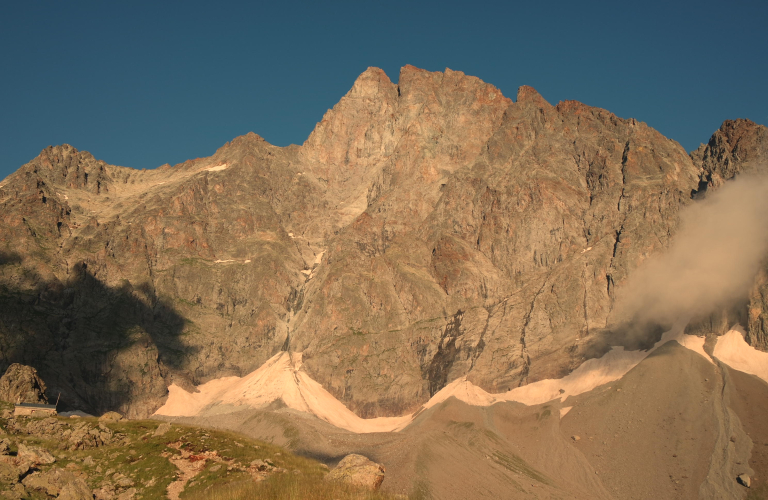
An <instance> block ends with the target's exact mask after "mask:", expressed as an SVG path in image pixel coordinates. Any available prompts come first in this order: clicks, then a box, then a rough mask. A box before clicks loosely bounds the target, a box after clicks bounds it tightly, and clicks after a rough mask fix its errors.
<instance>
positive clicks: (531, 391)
mask: <svg viewBox="0 0 768 500" xmlns="http://www.w3.org/2000/svg"><path fill="white" fill-rule="evenodd" d="M684 328H685V323H682V322H681V323H679V324H678V325H676V326H675V327H674V328H673V329H672V330H670V331H668V332H666V333H665V334H664V335H662V337H661V339H660V340H659V341H658V342H657V343H656V344H655V345H654V346H653V347H652V348H651V349H649V350H647V351H625V350H624V348H623V347H614V348H612V349H611V350H610V351H609V352H608V353H606V354H605V355H604V356H603V357H601V358H595V359H590V360H587V361H585V362H584V363H582V364H581V366H579V367H578V368H576V369H575V370H573V371H572V372H571V373H569V374H568V375H566V376H565V377H563V378H561V379H545V380H540V381H538V382H534V383H532V384H528V385H524V386H522V387H516V388H514V389H512V390H511V391H508V392H505V393H499V394H490V393H487V392H485V391H484V390H483V389H481V388H479V387H477V386H476V385H474V384H473V383H472V382H469V381H468V380H467V378H466V377H462V378H460V379H457V380H454V381H453V382H451V383H450V384H448V385H446V386H445V387H443V388H442V389H441V390H440V391H439V392H438V393H437V394H435V395H434V396H432V399H430V400H429V401H428V402H427V403H426V404H425V405H424V407H425V408H430V407H432V406H434V405H436V404H437V403H440V402H442V401H445V400H446V399H448V398H449V397H451V396H454V397H455V398H457V399H459V400H461V401H464V402H465V403H467V404H470V405H474V406H489V405H492V404H494V403H496V402H500V401H515V402H518V403H523V404H525V405H528V406H532V405H538V404H542V403H546V402H548V401H552V400H553V399H557V398H560V400H561V401H565V400H566V399H567V398H568V397H569V396H578V395H579V394H583V393H585V392H589V391H591V390H592V389H594V388H595V387H599V386H601V385H603V384H607V383H608V382H612V381H614V380H618V379H620V378H621V377H623V376H624V375H626V374H627V372H629V370H631V369H632V368H634V367H635V366H637V365H638V363H640V362H641V361H642V360H644V359H645V358H646V357H648V355H649V354H651V353H652V352H653V351H655V350H656V349H658V348H659V347H661V346H662V345H664V344H666V343H667V342H669V341H671V340H675V341H677V342H678V343H679V344H680V345H682V346H683V347H686V348H688V349H690V350H692V351H693V352H695V353H697V354H699V355H701V356H703V357H704V359H706V360H707V361H709V362H710V363H712V359H711V358H710V357H709V356H708V355H707V353H706V352H704V340H705V339H704V338H703V337H696V336H694V335H685V334H683V329H684Z"/></svg>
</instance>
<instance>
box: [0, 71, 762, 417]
mask: <svg viewBox="0 0 768 500" xmlns="http://www.w3.org/2000/svg"><path fill="white" fill-rule="evenodd" d="M727 123H729V122H727ZM718 134H719V135H718ZM764 135H765V127H760V126H757V125H754V124H751V123H750V122H733V126H730V125H729V126H726V125H724V128H723V129H721V130H720V131H719V132H718V133H716V134H715V136H713V140H712V141H710V144H709V145H708V146H705V147H704V149H700V150H698V151H697V152H695V153H694V154H693V156H692V157H691V156H689V155H688V154H687V153H686V152H685V151H684V150H683V149H682V148H681V147H680V145H679V144H677V143H676V142H674V141H671V140H669V139H666V138H665V137H663V136H662V135H661V134H659V133H658V132H657V131H655V130H653V129H651V128H649V127H648V126H647V125H645V124H643V123H640V122H637V121H635V120H632V119H630V120H624V119H620V118H618V117H616V116H615V115H613V114H611V113H610V112H608V111H605V110H602V109H598V108H592V107H589V106H586V105H583V104H581V103H578V102H573V101H566V102H561V103H559V104H558V105H556V106H552V105H550V104H549V103H548V102H546V101H545V100H544V99H543V98H542V97H541V96H540V95H539V94H538V93H537V92H536V91H535V90H534V89H532V88H530V87H521V88H520V90H519V91H518V94H517V98H516V100H515V101H514V102H513V101H512V100H511V99H509V98H507V97H504V96H503V95H502V94H501V92H500V91H499V90H498V89H496V88H495V87H493V86H492V85H489V84H487V83H484V82H482V81H481V80H479V79H478V78H474V77H471V76H467V75H464V74H463V73H461V72H458V71H451V70H446V71H445V72H444V73H441V72H436V73H432V72H427V71H423V70H420V69H418V68H414V67H412V66H406V67H404V68H403V69H402V70H401V73H400V77H399V81H398V83H393V82H392V81H390V79H389V78H388V77H387V75H385V74H384V72H383V71H381V70H379V69H376V68H370V69H368V70H367V71H366V72H365V73H363V74H362V75H361V76H360V77H359V78H358V79H357V81H356V82H355V83H354V85H353V86H352V89H351V90H350V91H349V92H348V93H347V95H346V96H344V97H343V98H342V99H341V101H340V102H339V103H338V104H337V105H336V106H335V107H334V108H333V109H332V110H329V111H328V112H327V113H326V114H325V116H324V117H323V119H322V121H321V122H320V123H318V125H317V127H316V128H315V130H314V131H313V132H312V134H311V135H310V137H309V138H308V139H307V141H306V142H305V143H304V144H303V145H302V146H289V147H286V148H278V147H275V146H272V145H270V144H268V143H266V142H265V141H264V140H263V139H261V138H260V137H258V136H257V135H255V134H252V133H251V134H248V135H246V136H242V137H238V138H236V139H234V140H233V141H232V142H231V143H228V144H226V145H224V146H223V147H222V148H220V149H219V150H218V151H217V152H216V153H215V154H214V155H213V156H211V157H209V158H202V159H196V160H189V161H187V162H184V163H182V164H179V165H176V166H173V167H171V166H168V165H165V166H163V167H160V168H158V169H156V170H153V171H136V170H133V169H129V168H124V167H116V166H112V165H108V164H106V163H104V162H102V161H99V160H96V159H95V158H94V157H93V156H92V155H90V154H89V153H86V152H81V151H78V150H76V149H75V148H73V147H71V146H67V145H63V146H57V147H51V148H47V149H45V150H43V152H42V153H41V154H40V155H39V156H38V157H37V158H35V159H34V160H32V161H31V162H30V163H28V164H26V165H24V166H22V167H21V168H20V169H19V171H17V172H16V173H15V174H13V175H11V176H10V177H8V178H7V179H5V180H4V181H2V183H0V368H1V367H2V365H9V364H11V363H14V362H20V363H28V364H34V366H36V367H38V369H39V370H40V371H41V375H42V376H43V377H44V378H45V379H46V380H47V381H48V383H49V385H50V388H51V391H52V392H53V391H55V392H56V393H58V392H59V391H61V393H62V403H63V405H68V406H70V407H73V408H77V409H82V410H84V411H86V412H88V413H92V414H100V413H103V412H104V411H106V410H117V411H120V412H121V413H123V414H124V415H126V416H128V417H130V418H133V417H141V416H146V415H148V414H151V413H152V412H154V411H155V410H156V409H157V408H158V407H159V406H160V405H161V404H162V403H163V400H164V398H165V396H166V395H167V387H168V386H169V385H170V384H171V383H176V384H178V385H180V386H182V387H191V385H192V384H201V383H204V382H206V381H208V380H210V379H212V378H217V377H222V376H228V375H244V374H246V373H248V372H250V371H252V370H254V369H255V368H257V367H258V366H260V365H261V364H262V363H263V362H264V361H265V360H267V359H269V358H270V357H271V356H272V355H274V354H275V353H276V352H278V351H279V350H281V349H282V350H291V351H302V352H303V353H304V354H303V360H304V367H305V369H306V370H307V371H308V372H309V373H310V374H311V375H312V377H313V378H314V379H315V380H317V381H318V382H320V383H321V384H322V385H323V386H324V387H325V388H326V389H328V390H329V391H330V392H331V393H332V394H333V395H334V396H336V397H337V398H339V399H340V400H341V401H342V402H344V403H345V404H346V405H348V406H349V407H350V408H351V409H352V410H353V411H355V412H356V413H357V414H358V415H360V416H363V417H374V416H391V415H399V414H403V413H405V412H409V411H413V410H414V409H416V408H418V407H419V405H420V404H421V403H423V402H424V401H426V400H427V399H428V398H429V397H430V396H431V395H432V394H434V393H435V392H437V391H438V390H439V389H441V388H442V387H444V386H445V384H446V383H448V382H450V381H452V380H453V379H455V378H457V377H460V376H464V375H466V376H467V377H468V378H469V380H470V381H472V382H473V383H475V384H477V385H479V386H481V387H482V388H484V389H485V390H488V391H491V392H500V391H505V390H507V389H509V388H513V387H517V386H519V385H524V384H526V383H529V382H533V381H536V380H539V379H542V378H548V377H559V376H562V375H564V374H566V373H568V372H569V371H570V370H572V369H573V368H574V367H576V366H578V365H579V364H580V363H582V362H583V360H584V359H585V358H586V357H589V356H591V355H594V352H593V351H594V349H593V345H594V344H595V342H598V343H599V339H600V337H601V335H602V334H603V330H604V328H605V327H606V323H607V321H608V318H609V315H610V313H611V309H612V307H613V300H614V294H615V290H616V288H617V287H620V286H622V283H623V282H624V280H625V279H626V277H627V275H628V274H629V272H630V271H631V270H632V269H634V268H635V267H636V266H637V265H639V264H640V263H641V262H642V261H643V260H644V259H646V258H648V257H649V256H651V255H653V254H654V253H655V252H657V251H659V250H662V249H664V248H665V247H666V245H667V244H668V242H669V240H670V238H671V236H672V235H674V233H675V229H676V226H677V220H678V212H679V210H680V209H681V207H683V206H685V205H687V204H688V203H692V202H693V201H692V195H693V196H694V197H695V195H696V194H697V193H699V192H700V191H701V190H702V189H703V186H704V185H707V186H709V184H710V183H711V185H712V186H713V187H716V185H717V183H718V182H720V181H719V180H718V179H721V178H722V179H724V180H726V179H727V178H729V177H728V176H729V175H731V174H730V172H732V171H735V170H734V169H736V170H738V169H739V168H742V169H746V168H747V167H748V166H749V165H757V164H759V162H760V161H761V160H760V158H762V157H761V156H759V155H760V154H764V153H759V152H755V151H763V152H764V149H763V150H760V149H759V147H764V146H761V144H765V142H764V141H763V142H761V141H762V139H761V138H762V137H764ZM758 146H759V147H758ZM750 168H751V167H750ZM702 179H703V180H702ZM702 182H703V184H702ZM755 293H756V294H757V295H755V294H753V296H754V297H758V295H759V294H760V293H762V294H763V295H762V296H763V297H765V296H768V291H767V290H764V287H763V288H760V287H759V286H758V291H757V292H755ZM760 300H762V299H760ZM758 302H759V300H758V299H755V301H754V303H755V304H757V303H758ZM759 303H760V304H765V302H759ZM756 307H757V306H756V305H755V306H754V307H752V306H751V309H750V313H749V314H750V316H749V317H750V334H751V335H753V337H751V339H752V340H751V341H752V342H754V343H755V345H761V344H760V342H764V339H765V328H764V327H763V326H760V325H762V323H761V321H762V319H761V318H762V313H761V312H756V313H754V314H756V316H754V317H755V318H756V319H755V320H754V321H752V318H753V315H754V314H753V310H755V311H756V310H757V309H755V308H756ZM766 310H768V309H766ZM761 328H762V330H761ZM753 332H754V333H753ZM761 335H762V336H761ZM760 339H763V340H760Z"/></svg>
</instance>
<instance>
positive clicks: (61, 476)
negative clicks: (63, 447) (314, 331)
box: [22, 467, 77, 496]
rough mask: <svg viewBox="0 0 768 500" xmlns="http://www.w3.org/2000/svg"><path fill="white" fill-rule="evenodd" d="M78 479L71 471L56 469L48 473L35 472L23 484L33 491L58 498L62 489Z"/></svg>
mask: <svg viewBox="0 0 768 500" xmlns="http://www.w3.org/2000/svg"><path fill="white" fill-rule="evenodd" d="M76 479H77V477H76V476H75V475H74V474H72V473H71V472H69V471H66V470H64V469H60V468H58V467H54V468H52V469H50V470H48V471H46V472H33V473H32V474H30V475H28V476H27V477H25V478H24V480H23V481H22V483H23V484H24V486H25V487H27V488H28V489H31V490H39V491H42V492H45V493H46V494H48V495H50V496H56V495H58V494H59V493H60V492H61V489H62V488H63V487H64V486H65V485H66V484H69V483H71V482H74V481H75V480H76Z"/></svg>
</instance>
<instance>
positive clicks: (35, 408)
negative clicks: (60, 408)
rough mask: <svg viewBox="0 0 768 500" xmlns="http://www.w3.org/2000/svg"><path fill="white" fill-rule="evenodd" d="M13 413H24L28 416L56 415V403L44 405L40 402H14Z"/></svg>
mask: <svg viewBox="0 0 768 500" xmlns="http://www.w3.org/2000/svg"><path fill="white" fill-rule="evenodd" d="M13 414H14V415H16V416H17V415H24V416H28V417H50V416H53V415H56V414H57V412H56V405H46V404H42V403H16V408H15V409H14V411H13Z"/></svg>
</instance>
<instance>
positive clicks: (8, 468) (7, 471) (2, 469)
mask: <svg viewBox="0 0 768 500" xmlns="http://www.w3.org/2000/svg"><path fill="white" fill-rule="evenodd" d="M18 482H19V471H18V470H17V469H16V467H14V466H13V465H11V464H9V463H6V462H0V484H2V485H5V486H6V487H7V486H8V485H13V484H16V483H18Z"/></svg>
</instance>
